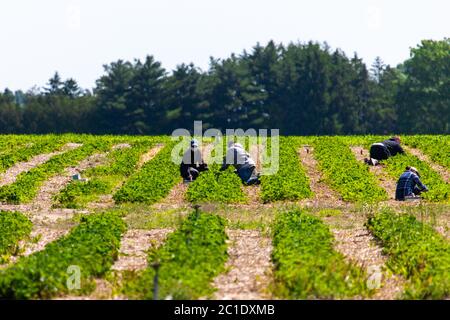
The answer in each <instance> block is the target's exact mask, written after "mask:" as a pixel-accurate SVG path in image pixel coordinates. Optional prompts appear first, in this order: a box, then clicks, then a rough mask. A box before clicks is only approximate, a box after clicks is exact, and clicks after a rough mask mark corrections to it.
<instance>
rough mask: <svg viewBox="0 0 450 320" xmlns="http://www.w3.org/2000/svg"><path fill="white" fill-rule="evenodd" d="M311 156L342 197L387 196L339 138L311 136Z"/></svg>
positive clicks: (371, 198)
mask: <svg viewBox="0 0 450 320" xmlns="http://www.w3.org/2000/svg"><path fill="white" fill-rule="evenodd" d="M314 157H315V158H316V159H317V160H318V162H319V166H320V169H321V171H322V172H323V173H324V176H325V179H326V181H327V182H328V183H329V184H330V185H331V186H332V187H333V188H334V189H335V190H336V191H338V192H339V193H340V194H341V196H342V199H343V200H345V201H352V202H367V203H370V202H376V201H380V200H386V199H387V194H386V191H385V190H384V189H382V188H381V187H380V186H378V184H377V181H376V178H375V176H374V175H373V174H372V173H370V172H369V168H368V167H367V166H366V165H364V164H363V163H360V162H358V161H357V160H356V158H355V156H354V155H353V153H352V151H351V150H350V148H349V147H348V145H347V143H345V142H344V141H343V139H342V138H339V137H320V138H317V139H315V141H314Z"/></svg>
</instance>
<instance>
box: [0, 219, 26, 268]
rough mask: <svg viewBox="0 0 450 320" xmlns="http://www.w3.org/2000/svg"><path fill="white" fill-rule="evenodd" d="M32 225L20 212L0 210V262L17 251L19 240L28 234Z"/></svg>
mask: <svg viewBox="0 0 450 320" xmlns="http://www.w3.org/2000/svg"><path fill="white" fill-rule="evenodd" d="M32 226H33V225H32V223H31V221H30V220H29V219H28V218H27V217H26V216H24V215H23V214H22V213H20V212H6V211H0V264H1V263H3V262H4V261H6V260H7V259H8V256H9V255H11V254H14V253H15V252H16V251H17V249H18V244H19V241H20V240H22V239H24V238H25V237H27V236H29V235H30V232H31V228H32Z"/></svg>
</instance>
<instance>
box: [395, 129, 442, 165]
mask: <svg viewBox="0 0 450 320" xmlns="http://www.w3.org/2000/svg"><path fill="white" fill-rule="evenodd" d="M402 140H403V142H404V143H406V144H407V145H409V146H411V147H413V148H418V149H420V150H421V151H422V152H423V153H424V154H426V155H428V156H429V157H430V159H431V160H432V161H434V162H436V163H438V164H440V165H442V166H444V167H446V168H447V169H449V170H450V156H449V152H450V137H449V136H431V135H420V136H405V137H404V138H403V139H402Z"/></svg>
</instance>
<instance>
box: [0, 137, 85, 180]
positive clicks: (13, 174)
mask: <svg viewBox="0 0 450 320" xmlns="http://www.w3.org/2000/svg"><path fill="white" fill-rule="evenodd" d="M80 146H81V144H78V143H67V144H65V145H64V146H63V147H62V148H61V149H60V150H58V151H54V152H50V153H45V154H39V155H37V156H34V157H33V158H32V159H31V160H29V161H27V162H19V163H16V164H15V165H13V166H12V167H11V168H9V169H8V170H6V172H4V173H1V174H0V187H1V186H5V185H8V184H12V183H14V182H15V181H16V179H17V177H18V176H19V175H20V174H21V173H23V172H27V171H30V170H31V169H33V168H35V167H37V166H39V165H41V164H44V163H45V162H47V161H48V160H50V159H51V158H53V157H54V156H58V155H61V154H63V153H65V152H67V151H69V150H73V149H76V148H79V147H80Z"/></svg>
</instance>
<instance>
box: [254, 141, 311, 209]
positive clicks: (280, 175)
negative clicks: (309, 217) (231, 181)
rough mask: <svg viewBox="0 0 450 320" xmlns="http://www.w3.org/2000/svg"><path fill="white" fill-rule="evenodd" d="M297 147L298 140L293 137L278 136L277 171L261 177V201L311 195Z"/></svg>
mask: <svg viewBox="0 0 450 320" xmlns="http://www.w3.org/2000/svg"><path fill="white" fill-rule="evenodd" d="M267 148H268V149H271V148H270V147H269V146H267ZM298 148H299V142H298V140H296V139H295V138H290V137H280V149H279V169H278V172H276V173H275V174H272V175H264V176H262V177H261V199H262V201H263V202H273V201H279V200H300V199H305V198H308V197H310V196H311V195H312V192H311V189H310V187H309V179H308V177H307V176H306V173H305V170H304V169H303V167H302V165H301V163H300V159H299V157H298Z"/></svg>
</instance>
